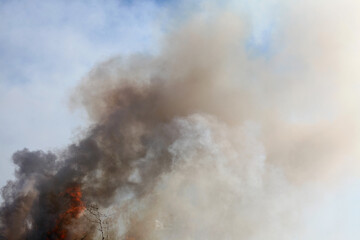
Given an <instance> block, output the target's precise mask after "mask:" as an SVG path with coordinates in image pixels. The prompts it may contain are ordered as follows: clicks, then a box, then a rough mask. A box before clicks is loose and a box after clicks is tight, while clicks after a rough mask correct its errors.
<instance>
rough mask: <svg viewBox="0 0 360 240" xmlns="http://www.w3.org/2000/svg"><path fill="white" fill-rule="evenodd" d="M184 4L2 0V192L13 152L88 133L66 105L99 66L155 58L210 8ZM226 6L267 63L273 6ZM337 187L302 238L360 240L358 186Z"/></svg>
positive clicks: (54, 145)
mask: <svg viewBox="0 0 360 240" xmlns="http://www.w3.org/2000/svg"><path fill="white" fill-rule="evenodd" d="M185 2H186V4H183V5H177V3H176V1H170V0H169V1H166V0H157V1H155V0H154V1H150V0H149V1H145V0H144V1H140V0H139V1H131V0H127V1H119V0H107V1H100V0H90V1H85V0H75V1H66V0H58V1H56V0H48V1H43V0H18V1H9V0H0V185H4V184H5V183H6V181H7V180H9V179H12V178H13V174H14V166H13V164H12V162H11V156H12V154H13V153H14V152H15V151H17V150H21V149H23V148H28V149H30V150H37V149H42V150H44V151H50V150H51V151H57V150H59V149H62V148H64V147H65V146H67V145H68V144H69V143H71V142H72V141H74V139H76V136H77V134H78V133H79V132H81V129H83V128H86V126H87V125H88V124H89V120H88V119H87V117H86V114H85V113H84V112H82V110H81V109H80V110H79V109H77V110H73V109H71V107H70V103H69V99H70V96H71V94H72V93H73V89H74V88H75V87H76V86H77V85H78V84H79V82H80V81H81V79H82V78H83V77H84V76H85V75H86V74H87V73H88V71H89V70H90V69H91V68H92V67H93V66H94V65H95V64H96V63H99V62H102V61H105V60H107V59H109V58H112V57H115V56H119V55H120V56H128V55H131V54H148V55H156V54H157V52H158V51H159V45H161V41H162V37H163V36H164V35H165V34H166V33H167V32H168V31H171V29H172V28H173V27H174V26H176V25H177V24H178V23H179V22H181V21H182V19H183V18H186V16H185V15H186V14H190V13H191V12H193V11H197V10H198V9H199V8H206V7H207V4H206V1H205V2H204V1H198V2H196V1H195V2H194V1H185ZM348 2H350V1H348ZM216 4H219V7H222V4H221V3H220V2H217V3H216ZM216 4H215V5H216ZM231 4H232V5H233V6H234V7H237V8H239V12H241V13H246V14H248V15H250V19H252V24H253V30H252V34H251V36H250V37H249V39H248V40H247V46H246V48H247V51H248V54H249V55H251V56H253V57H256V56H261V57H263V58H264V59H265V61H266V60H269V59H271V57H272V54H274V53H275V52H276V51H277V50H278V49H277V48H276V46H275V45H274V43H273V41H274V39H275V38H274V37H273V35H274V34H276V26H277V25H282V24H283V22H282V21H283V19H280V18H279V17H278V15H277V5H276V1H264V0H263V1H261V0H257V1H252V2H251V3H250V2H246V1H235V3H234V2H232V3H231ZM298 4H299V5H301V3H299V2H298ZM294 6H296V4H294ZM179 8H180V9H182V11H180V13H179V12H178V9H179ZM210 8H211V7H210ZM354 31H356V30H355V29H354ZM295 119H296V121H299V119H300V121H305V120H304V119H301V118H299V116H295ZM336 186H337V187H335V188H333V189H332V190H331V191H329V192H328V193H327V194H326V195H325V196H324V197H323V199H324V200H323V201H322V202H321V204H319V205H316V206H315V207H313V209H312V208H311V207H310V209H309V213H306V214H304V216H303V217H304V219H306V222H307V223H308V226H307V230H306V231H305V232H304V236H303V237H304V238H303V239H334V240H335V239H358V236H360V230H358V226H359V224H360V217H359V216H360V208H359V204H358V203H359V202H360V194H359V192H360V179H359V178H358V177H353V176H351V177H349V178H345V179H344V180H342V181H340V182H338V183H337V185H336ZM309 194H316V193H309Z"/></svg>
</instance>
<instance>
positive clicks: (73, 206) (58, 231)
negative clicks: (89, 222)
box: [46, 186, 85, 240]
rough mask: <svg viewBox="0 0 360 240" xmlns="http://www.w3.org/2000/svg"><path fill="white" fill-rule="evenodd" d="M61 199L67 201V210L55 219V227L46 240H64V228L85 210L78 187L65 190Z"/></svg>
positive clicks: (65, 230)
mask: <svg viewBox="0 0 360 240" xmlns="http://www.w3.org/2000/svg"><path fill="white" fill-rule="evenodd" d="M62 197H63V198H64V199H68V201H69V203H68V204H67V205H68V208H67V210H66V211H65V212H63V213H61V214H60V215H59V217H58V218H57V220H56V224H55V227H54V228H53V229H52V230H51V231H49V232H48V234H47V238H46V239H47V240H50V239H51V240H60V239H65V238H66V236H67V229H66V226H67V225H69V224H70V223H71V221H72V220H73V219H74V218H78V217H79V216H80V215H81V213H82V212H83V211H84V210H85V206H84V203H83V202H82V200H81V198H82V193H81V188H80V187H79V186H75V187H69V188H67V189H66V191H65V192H64V193H63V194H62Z"/></svg>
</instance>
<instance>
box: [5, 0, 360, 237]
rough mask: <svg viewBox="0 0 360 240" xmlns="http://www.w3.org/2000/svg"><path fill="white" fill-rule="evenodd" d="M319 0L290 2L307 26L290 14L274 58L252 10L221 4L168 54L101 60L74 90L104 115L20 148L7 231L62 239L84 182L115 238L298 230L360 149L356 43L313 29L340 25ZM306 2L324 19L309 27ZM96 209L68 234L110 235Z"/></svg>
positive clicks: (174, 39) (181, 32) (75, 221)
mask: <svg viewBox="0 0 360 240" xmlns="http://www.w3.org/2000/svg"><path fill="white" fill-rule="evenodd" d="M306 3H307V5H306V4H305V5H304V6H305V8H307V7H308V8H309V9H310V10H309V9H305V10H303V9H300V10H298V9H297V10H294V9H291V7H288V6H287V7H288V9H290V10H291V11H292V13H294V15H295V17H291V16H288V15H287V14H284V15H282V16H284V17H287V18H288V19H289V23H291V24H297V26H301V27H300V28H299V32H297V33H296V34H295V33H294V31H293V30H292V29H291V27H292V26H291V24H289V25H286V24H284V25H283V26H281V27H282V28H281V29H282V31H283V34H284V36H285V37H284V39H282V40H279V42H280V43H283V44H284V46H285V47H284V48H281V49H278V51H279V52H278V53H276V54H275V55H274V56H271V58H270V59H268V60H266V59H262V58H256V57H255V58H254V57H252V56H249V53H248V51H247V50H248V49H246V44H245V43H246V41H247V37H248V36H249V34H250V33H251V23H250V21H249V20H248V19H246V17H244V16H241V17H240V16H239V15H237V14H234V13H232V12H231V11H230V10H229V11H224V10H221V11H219V12H217V11H216V12H215V13H212V14H210V15H206V16H204V15H201V14H200V15H196V14H195V15H193V16H191V17H190V18H189V20H187V21H186V22H185V23H184V24H183V25H182V26H181V27H179V28H178V29H176V30H174V31H173V32H172V33H171V34H169V36H168V37H167V39H166V41H165V44H164V46H163V49H162V51H161V53H160V54H159V55H156V56H143V55H137V56H133V57H130V58H126V59H123V58H121V57H115V58H112V59H110V60H108V61H106V62H103V63H101V64H99V65H98V66H96V67H95V68H94V69H92V70H91V71H90V72H89V74H88V75H87V76H86V77H84V79H83V81H82V83H81V84H80V86H79V87H78V88H77V89H76V91H75V93H74V95H73V98H72V101H73V104H74V105H80V106H82V107H84V108H85V109H86V111H87V113H88V115H89V118H90V119H91V121H92V125H91V126H90V127H89V129H88V131H87V132H86V133H84V136H83V138H82V139H81V140H79V141H78V142H76V143H74V144H72V145H70V146H69V147H68V148H67V149H65V150H63V151H62V152H61V153H57V154H54V153H44V152H41V151H29V150H27V149H24V150H22V151H19V152H17V153H15V154H14V155H13V161H14V163H15V164H16V165H17V170H16V178H17V179H16V180H15V181H11V182H9V183H8V184H7V185H6V186H5V187H3V189H2V196H3V199H4V202H3V204H2V206H1V212H0V236H1V237H2V238H3V239H9V240H10V239H11V240H17V239H61V237H60V236H59V235H57V234H55V233H53V232H54V230H53V229H54V228H55V227H56V224H57V222H58V219H59V216H61V214H62V213H63V212H64V211H66V210H67V208H68V207H69V204H68V202H69V201H70V200H71V196H70V197H69V196H68V195H66V194H64V193H65V192H66V190H67V189H69V188H71V187H74V186H76V187H79V188H80V189H81V191H82V197H81V198H82V201H84V204H85V205H86V206H87V207H89V209H95V210H96V211H97V210H100V211H101V212H105V213H106V214H104V215H103V216H104V222H103V223H104V224H105V220H106V221H107V226H108V227H107V228H106V229H105V228H104V230H103V231H104V232H105V231H106V234H107V235H106V238H108V239H137V240H141V239H158V240H160V239H214V240H215V239H254V240H255V239H291V238H295V237H296V236H299V234H300V230H301V226H302V224H301V218H300V217H299V215H300V212H301V211H303V210H304V209H305V206H306V205H307V204H309V203H310V202H311V201H313V199H312V198H311V197H309V196H306V192H307V188H308V186H309V185H311V184H312V183H319V182H320V184H323V185H322V186H324V188H326V187H328V185H330V184H329V183H331V182H332V181H335V180H334V179H338V178H341V176H342V174H344V172H342V170H341V169H340V168H339V167H338V166H339V165H342V166H345V165H347V164H348V162H346V159H349V158H355V159H357V158H358V152H357V151H356V140H358V132H357V130H355V131H354V129H358V128H357V126H358V125H357V121H356V120H357V119H358V117H359V116H360V115H359V114H358V110H355V108H354V104H353V101H352V100H353V98H356V95H355V94H354V93H353V92H351V91H350V90H351V86H352V83H353V79H352V76H348V75H347V70H349V68H351V66H350V67H349V66H346V67H344V66H343V65H341V64H339V63H338V58H339V55H338V53H339V52H341V51H340V50H339V49H343V50H344V51H345V50H346V49H347V48H346V47H344V46H343V45H341V44H339V45H337V44H338V43H339V42H336V41H333V44H330V46H331V49H328V48H327V47H328V46H327V45H324V46H322V45H319V49H310V47H309V46H308V42H307V41H306V39H307V36H311V37H312V38H313V39H315V40H316V41H318V42H319V43H322V38H323V37H324V35H325V36H328V37H330V36H333V32H332V31H326V28H325V29H324V28H322V27H323V25H322V24H321V23H323V21H324V19H327V18H326V17H327V16H326V15H321V14H320V16H323V19H322V18H321V17H318V15H315V14H314V15H312V13H313V9H318V6H316V5H312V4H311V3H310V2H306ZM284 5H285V6H286V4H284ZM320 5H321V4H320ZM321 6H323V5H321ZM326 7H327V8H328V9H331V8H332V7H336V2H335V3H333V2H331V3H329V5H326ZM346 9H347V8H346ZM297 11H299V13H302V11H305V12H306V13H308V14H309V18H310V19H314V20H316V21H315V22H316V23H318V25H316V26H314V29H308V28H306V27H310V26H309V25H308V23H307V22H306V21H305V22H303V21H301V20H299V19H298V18H297V16H296V13H298V12H297ZM314 12H316V11H314ZM341 13H342V12H341ZM318 18H319V19H318ZM347 23H348V22H346V21H345V20H344V21H343V22H341V23H340V25H339V26H336V27H339V28H341V26H344V25H345V24H347ZM318 26H321V28H320V27H318ZM336 29H337V28H336ZM336 29H335V30H336ZM310 30H311V31H310ZM317 30H322V31H317ZM298 34H300V35H301V36H302V37H303V38H304V41H298V40H297V39H296V36H298ZM326 34H328V35H326ZM348 34H350V36H348V37H349V39H352V38H351V37H352V33H351V32H348ZM343 37H344V36H341V38H340V40H342V39H343ZM340 40H339V41H340ZM293 44H294V45H293ZM334 46H336V47H338V48H339V49H338V50H337V51H332V48H333V47H334ZM301 47H302V50H299V51H298V52H297V51H292V50H291V49H293V48H294V49H299V48H300V49H301ZM289 49H290V50H289ZM311 50H313V52H311ZM333 52H335V53H334V54H332V53H333ZM342 57H343V58H344V56H342ZM289 59H292V60H289ZM293 60H294V61H293ZM323 60H326V62H324V61H323ZM349 61H350V60H349ZM299 63H301V64H299ZM292 64H294V65H296V66H299V65H301V67H302V68H301V69H297V68H293V67H292ZM324 64H325V65H326V66H324ZM327 67H334V68H331V70H329V71H325V70H324V69H327ZM281 69H283V70H281ZM352 70H354V71H355V68H354V69H352ZM334 72H335V73H336V74H335V75H334ZM356 73H357V72H356ZM354 74H355V72H354ZM339 77H340V78H341V79H342V80H339V79H338V78H339ZM325 78H326V81H324V79H325ZM344 79H345V80H346V81H345V80H344ZM323 89H327V90H328V91H324V90H323ZM347 91H350V92H349V93H348V94H344V92H347ZM349 99H350V100H349ZM325 105H326V107H325V108H324V109H322V108H321V106H325ZM350 110H351V111H352V110H353V111H352V113H353V114H354V117H353V118H349V117H348V116H349V115H348V114H349V112H351V111H350ZM354 119H355V120H354ZM354 168H356V167H354ZM339 169H340V170H339ZM325 186H326V187H325ZM69 199H70V200H69ZM91 206H96V208H92V207H91ZM92 216H95V217H96V216H97V215H91V212H90V216H89V214H88V213H87V212H86V211H85V212H84V213H82V214H80V215H76V216H74V217H73V218H72V219H71V220H70V221H69V222H66V223H63V226H62V227H63V228H64V229H65V231H66V233H67V235H66V237H65V239H98V238H100V239H101V237H104V236H103V235H102V234H103V231H101V232H99V231H98V229H99V228H98V222H96V221H94V220H92V218H91V217H92ZM99 216H100V215H99ZM105 216H106V219H105ZM99 218H101V216H100V217H99ZM101 229H102V228H101ZM104 238H105V237H104Z"/></svg>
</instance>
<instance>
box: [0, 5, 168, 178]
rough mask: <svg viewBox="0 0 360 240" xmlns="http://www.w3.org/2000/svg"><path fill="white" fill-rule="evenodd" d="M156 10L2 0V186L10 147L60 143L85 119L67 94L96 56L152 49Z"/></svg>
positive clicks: (157, 27) (158, 27) (157, 28)
mask: <svg viewBox="0 0 360 240" xmlns="http://www.w3.org/2000/svg"><path fill="white" fill-rule="evenodd" d="M160 9H161V3H159V2H150V1H139V2H121V1H105V2H103V1H52V0H51V1H40V0H39V1H38V0H31V1H27V0H21V1H1V2H0V53H1V54H0V146H1V150H0V159H1V161H0V169H1V174H0V184H1V185H4V183H5V182H6V180H8V179H10V178H11V177H12V175H13V171H14V169H13V166H12V164H11V155H12V153H14V152H15V151H16V150H19V149H23V148H25V147H26V148H28V149H32V150H35V149H43V150H45V151H46V150H54V149H58V148H62V147H64V146H66V145H67V144H68V143H69V142H71V139H72V138H73V136H74V132H76V131H77V129H78V128H79V127H82V126H84V125H85V124H84V123H85V122H86V117H85V116H84V115H82V114H81V113H80V112H79V111H78V112H74V111H71V109H70V108H69V97H70V94H71V91H72V90H73V88H74V87H75V86H76V85H77V84H78V83H79V82H80V80H81V78H82V77H83V76H84V75H85V74H86V73H87V72H88V71H89V69H91V67H92V66H93V65H94V64H95V63H98V62H101V61H104V60H107V59H108V58H110V57H114V56H116V55H118V54H121V55H129V54H131V53H147V54H151V53H152V52H155V51H156V48H157V47H156V46H157V40H158V38H159V37H160V35H161V31H163V30H162V29H161V24H159V22H158V21H159V20H160V18H161V16H159V15H161V14H162V12H161V11H160ZM54 126H55V127H54Z"/></svg>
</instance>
